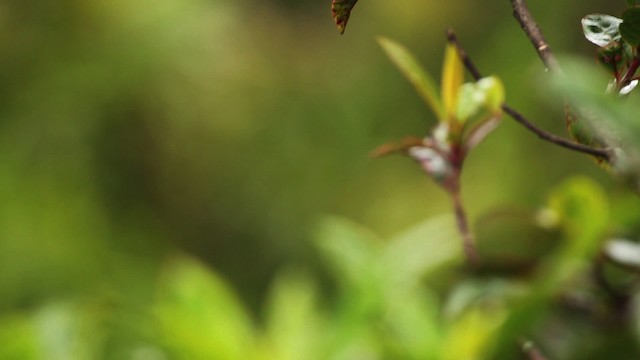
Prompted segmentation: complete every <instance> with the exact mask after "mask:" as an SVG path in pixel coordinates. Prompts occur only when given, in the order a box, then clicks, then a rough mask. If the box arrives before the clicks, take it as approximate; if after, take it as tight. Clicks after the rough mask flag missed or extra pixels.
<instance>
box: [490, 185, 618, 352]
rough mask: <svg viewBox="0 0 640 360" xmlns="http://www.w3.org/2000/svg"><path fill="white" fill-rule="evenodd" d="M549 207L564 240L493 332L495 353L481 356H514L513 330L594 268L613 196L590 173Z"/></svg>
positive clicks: (554, 196) (556, 194)
mask: <svg viewBox="0 0 640 360" xmlns="http://www.w3.org/2000/svg"><path fill="white" fill-rule="evenodd" d="M548 208H549V210H550V211H552V212H553V213H555V214H556V215H555V216H557V217H558V218H559V219H560V223H561V224H562V227H563V229H564V232H565V241H563V242H562V245H561V246H559V248H558V250H557V251H556V252H554V253H553V254H551V255H549V256H547V257H546V258H545V259H544V262H543V264H542V265H541V267H540V268H539V269H538V271H537V272H536V276H535V278H534V280H533V285H532V289H531V292H530V294H529V295H528V296H527V297H526V298H524V299H523V301H522V302H521V303H520V304H517V305H516V306H515V308H514V309H513V310H512V311H511V313H510V314H509V317H508V320H507V322H506V323H505V324H504V325H503V326H502V328H501V329H500V334H499V335H498V336H495V337H494V338H493V342H494V344H493V345H492V346H491V347H490V351H491V353H489V354H487V355H485V356H483V357H481V358H486V359H510V358H513V356H512V351H511V349H513V346H512V341H513V340H512V337H513V334H520V333H523V332H526V331H527V330H526V329H531V327H532V326H533V325H534V324H536V323H537V322H539V320H540V319H541V318H543V317H544V316H545V314H546V313H547V312H548V311H549V308H548V305H549V303H550V302H551V299H554V298H556V297H557V294H558V293H559V292H560V291H561V290H562V289H563V288H564V287H566V285H567V282H568V281H569V280H571V279H575V278H576V277H577V276H579V275H582V274H589V271H590V270H591V269H590V267H591V262H592V261H593V259H594V258H595V257H596V255H597V253H598V251H599V249H600V245H601V241H602V239H603V236H604V235H605V230H606V225H607V223H608V218H609V202H608V199H607V197H606V194H605V193H604V191H603V189H602V187H601V186H600V185H599V184H597V183H596V182H594V181H593V180H591V179H589V178H586V177H576V178H572V179H569V180H567V181H565V182H564V183H562V184H560V186H558V187H556V188H555V189H554V190H553V191H552V192H551V195H550V198H549V205H548Z"/></svg>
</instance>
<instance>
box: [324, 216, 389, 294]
mask: <svg viewBox="0 0 640 360" xmlns="http://www.w3.org/2000/svg"><path fill="white" fill-rule="evenodd" d="M316 245H317V246H318V248H319V249H320V252H321V254H322V255H323V256H324V257H325V259H326V260H327V261H328V262H329V264H331V266H330V270H331V271H333V272H334V275H335V276H336V279H337V280H338V281H340V282H341V283H343V284H344V285H345V286H347V287H350V286H360V285H363V284H364V283H368V282H369V281H372V279H371V278H372V277H374V278H376V277H377V276H378V275H379V274H378V268H379V267H380V264H379V262H378V260H379V256H380V254H381V252H382V248H383V243H382V241H381V240H380V239H379V238H378V237H377V236H376V235H375V234H374V233H372V232H371V231H370V230H368V229H366V228H364V227H362V226H360V225H358V224H356V223H354V222H352V221H349V220H346V219H343V218H339V217H326V218H325V219H323V220H322V221H321V222H320V225H319V226H318V230H317V233H316Z"/></svg>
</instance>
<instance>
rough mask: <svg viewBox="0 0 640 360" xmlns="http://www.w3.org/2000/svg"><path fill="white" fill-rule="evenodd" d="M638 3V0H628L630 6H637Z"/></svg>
mask: <svg viewBox="0 0 640 360" xmlns="http://www.w3.org/2000/svg"><path fill="white" fill-rule="evenodd" d="M637 3H638V0H627V5H629V6H636V4H637Z"/></svg>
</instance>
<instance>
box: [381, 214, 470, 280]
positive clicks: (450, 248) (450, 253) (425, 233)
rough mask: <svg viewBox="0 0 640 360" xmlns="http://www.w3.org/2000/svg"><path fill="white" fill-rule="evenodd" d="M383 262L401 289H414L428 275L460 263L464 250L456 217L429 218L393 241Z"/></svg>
mask: <svg viewBox="0 0 640 360" xmlns="http://www.w3.org/2000/svg"><path fill="white" fill-rule="evenodd" d="M384 259H385V260H384V262H385V263H386V264H387V265H388V270H387V274H388V275H389V276H391V277H392V278H395V279H396V281H395V282H394V283H395V284H400V285H401V286H415V285H416V284H417V282H418V281H419V280H420V279H421V278H422V277H424V276H425V275H427V274H428V273H429V272H431V271H435V270H437V269H438V268H439V267H441V266H444V265H447V264H449V265H453V264H456V263H458V262H460V261H461V260H462V248H461V244H460V239H459V235H458V233H457V228H456V224H455V220H454V219H453V216H452V215H441V216H438V217H434V218H430V219H428V220H426V221H424V222H423V223H421V224H418V225H416V226H414V227H412V228H410V229H408V230H406V231H404V232H402V233H400V234H398V235H396V236H394V237H392V238H391V240H390V241H389V243H388V246H387V248H386V249H385V253H384Z"/></svg>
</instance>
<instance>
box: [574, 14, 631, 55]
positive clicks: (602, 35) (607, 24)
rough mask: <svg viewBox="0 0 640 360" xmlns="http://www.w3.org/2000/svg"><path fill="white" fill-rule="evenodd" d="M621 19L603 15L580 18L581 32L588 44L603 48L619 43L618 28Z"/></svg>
mask: <svg viewBox="0 0 640 360" xmlns="http://www.w3.org/2000/svg"><path fill="white" fill-rule="evenodd" d="M621 23H622V19H619V18H617V17H615V16H611V15H604V14H590V15H587V16H585V17H584V18H582V31H583V32H584V36H585V37H586V38H587V40H589V41H590V42H592V43H594V44H596V45H598V46H600V47H603V46H607V45H609V44H611V43H612V42H614V41H620V38H621V37H620V31H619V30H618V27H619V26H620V24H621Z"/></svg>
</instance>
